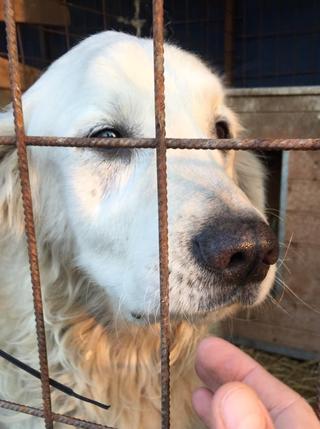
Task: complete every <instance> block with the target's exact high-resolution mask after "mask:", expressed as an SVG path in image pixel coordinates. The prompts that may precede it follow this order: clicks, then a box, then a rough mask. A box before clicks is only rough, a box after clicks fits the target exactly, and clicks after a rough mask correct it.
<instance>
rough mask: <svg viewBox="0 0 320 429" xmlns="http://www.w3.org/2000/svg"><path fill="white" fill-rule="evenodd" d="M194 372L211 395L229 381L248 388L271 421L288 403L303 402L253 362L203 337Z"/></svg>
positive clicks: (227, 345) (223, 343)
mask: <svg viewBox="0 0 320 429" xmlns="http://www.w3.org/2000/svg"><path fill="white" fill-rule="evenodd" d="M196 371H197V373H198V375H199V377H200V378H201V379H202V381H203V382H204V383H205V384H206V385H207V386H208V387H209V388H210V389H211V390H212V391H213V392H215V391H216V390H217V388H218V387H219V386H220V385H222V384H224V383H227V382H230V381H240V382H242V383H245V384H247V385H248V386H250V387H252V388H253V389H254V390H255V391H256V392H257V394H258V396H259V397H260V399H261V400H262V402H263V403H264V404H265V406H266V408H267V409H268V411H269V413H270V414H271V416H272V417H273V419H274V420H276V419H277V417H278V416H279V415H280V413H282V412H283V410H285V409H287V408H289V407H291V405H292V404H294V403H296V402H297V401H299V402H300V401H302V402H304V400H303V398H302V397H301V396H300V395H299V394H298V393H296V392H294V391H293V390H291V389H290V388H289V387H288V386H286V385H285V384H283V383H282V382H281V381H279V380H278V379H276V378H275V377H273V376H272V375H271V374H270V373H269V372H268V371H266V370H265V369H264V368H263V367H262V366H261V365H259V364H258V363H257V362H256V361H255V360H254V359H252V358H251V357H250V356H248V355H247V354H246V353H244V352H242V351H241V350H240V349H238V348H237V347H235V346H233V345H232V344H230V343H228V342H227V341H225V340H222V339H221V338H215V337H210V338H206V339H204V340H203V341H202V342H201V343H200V344H199V346H198V350H197V355H196ZM306 405H307V404H306Z"/></svg>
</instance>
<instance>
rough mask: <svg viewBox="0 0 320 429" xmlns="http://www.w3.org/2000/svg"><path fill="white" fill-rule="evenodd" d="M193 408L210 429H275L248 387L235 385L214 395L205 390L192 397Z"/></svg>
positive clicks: (195, 393)
mask: <svg viewBox="0 0 320 429" xmlns="http://www.w3.org/2000/svg"><path fill="white" fill-rule="evenodd" d="M193 406H194V408H195V410H196V412H197V413H198V415H199V417H200V418H201V419H202V420H203V422H204V423H205V424H206V426H207V427H208V428H209V429H274V425H273V423H272V421H271V418H270V416H269V414H268V412H267V410H266V408H265V407H264V405H263V404H262V402H261V401H260V399H259V398H258V396H257V395H256V393H255V392H254V390H252V389H251V388H250V387H249V386H247V385H245V384H243V383H239V382H232V383H227V384H224V385H223V386H221V387H220V388H219V389H218V390H217V391H216V393H215V394H214V395H213V394H212V393H211V392H210V391H209V390H207V389H205V388H201V389H198V390H197V391H195V392H194V394H193Z"/></svg>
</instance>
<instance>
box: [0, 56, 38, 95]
mask: <svg viewBox="0 0 320 429" xmlns="http://www.w3.org/2000/svg"><path fill="white" fill-rule="evenodd" d="M19 71H20V76H21V89H22V90H23V91H25V90H26V89H28V88H29V86H31V85H32V84H33V82H35V81H36V80H37V79H38V77H39V76H40V73H41V72H40V70H38V69H36V68H35V67H30V66H26V65H24V64H19ZM0 88H2V89H9V88H10V81H9V62H8V60H7V59H6V58H1V57H0Z"/></svg>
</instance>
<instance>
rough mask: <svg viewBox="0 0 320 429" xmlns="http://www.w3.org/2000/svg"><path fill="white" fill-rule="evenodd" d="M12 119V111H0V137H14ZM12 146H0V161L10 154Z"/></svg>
mask: <svg viewBox="0 0 320 429" xmlns="http://www.w3.org/2000/svg"><path fill="white" fill-rule="evenodd" d="M14 133H15V131H14V119H13V111H12V109H8V110H6V111H2V112H1V111H0V136H1V137H2V136H14ZM13 149H14V147H13V146H7V145H2V146H1V145H0V160H1V159H3V158H4V157H5V156H6V154H8V153H10V152H12V150H13Z"/></svg>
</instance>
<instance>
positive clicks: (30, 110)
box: [0, 32, 274, 429]
mask: <svg viewBox="0 0 320 429" xmlns="http://www.w3.org/2000/svg"><path fill="white" fill-rule="evenodd" d="M165 85H166V90H165V96H166V132H167V136H168V137H177V138H202V137H210V136H214V124H215V121H216V120H217V119H219V118H224V119H226V120H227V121H228V122H229V124H230V127H231V131H232V133H233V134H234V135H236V134H237V132H238V130H239V128H240V127H239V125H238V123H237V119H236V117H235V115H234V114H233V113H232V112H231V111H230V110H229V109H228V108H227V107H226V106H225V104H224V91H223V87H222V84H221V82H220V80H219V79H218V77H217V76H216V75H215V74H214V73H212V72H211V71H210V70H209V69H208V68H207V67H206V66H205V65H204V64H203V63H202V62H201V61H200V60H199V59H198V58H196V57H195V56H193V55H191V54H189V53H186V52H185V51H182V50H180V49H179V48H177V47H175V46H170V45H166V47H165ZM153 100H154V96H153V55H152V41H150V40H146V39H138V38H136V37H132V36H128V35H125V34H122V33H115V32H105V33H101V34H98V35H95V36H92V37H90V38H88V39H86V40H85V41H83V42H82V43H80V44H79V45H78V46H76V47H75V48H73V49H72V50H71V51H70V52H68V53H67V54H66V55H64V56H63V57H62V58H60V59H59V60H58V61H56V62H55V63H54V64H53V65H52V66H51V67H50V68H49V69H48V71H47V72H46V73H44V75H43V76H42V77H41V78H40V79H39V81H38V82H36V83H35V84H34V85H33V87H32V88H30V89H29V90H28V91H27V93H26V94H25V95H24V96H23V107H24V116H25V128H26V132H27V134H28V135H40V136H41V135H42V136H80V137H81V136H85V135H87V133H88V132H89V131H90V129H91V128H93V127H97V126H110V127H111V126H117V125H118V126H119V125H120V126H123V127H127V128H129V130H131V132H132V134H133V136H134V137H140V136H143V137H152V136H154V134H155V129H154V101H153ZM0 115H1V116H0V134H2V135H12V134H13V124H12V111H11V110H8V111H7V112H5V113H1V114H0ZM167 159H168V194H169V259H170V271H171V273H170V311H171V312H172V314H175V315H178V318H179V319H184V318H185V319H186V320H188V319H189V318H193V317H194V316H197V314H198V312H199V303H200V301H201V299H204V298H205V296H206V295H205V294H206V290H205V289H206V288H205V287H201V283H202V282H204V280H203V275H202V272H201V269H200V268H199V267H198V266H197V264H196V263H195V262H194V261H193V260H192V258H191V256H190V251H189V247H188V246H189V243H190V240H191V238H192V235H193V234H194V233H195V232H196V231H199V230H200V228H201V227H202V226H203V225H205V223H206V222H207V221H208V220H209V219H213V218H214V219H223V214H224V210H225V208H226V207H227V208H228V209H229V210H231V211H232V212H233V213H239V215H241V214H243V213H246V214H251V215H254V216H256V217H260V218H261V219H263V218H264V215H263V211H264V193H263V176H264V172H263V169H262V167H261V165H260V163H259V162H258V161H257V159H256V158H255V157H254V156H253V155H252V154H249V153H238V154H237V155H236V158H235V174H234V175H233V174H228V168H227V167H226V164H227V161H226V159H227V156H225V155H223V154H222V153H221V152H220V151H196V150H188V151H187V150H184V151H181V150H169V151H168V154H167ZM29 161H30V177H31V184H32V192H33V202H34V215H35V222H36V230H37V241H38V251H39V262H40V271H41V279H42V288H43V295H44V300H45V319H46V329H47V340H48V353H49V362H50V375H51V376H52V377H54V378H56V379H58V380H59V381H61V382H64V383H66V384H68V385H70V386H71V387H73V388H74V389H75V390H76V391H79V392H82V393H83V394H85V395H87V396H91V397H94V398H95V399H97V400H101V401H103V402H107V403H111V405H112V407H111V409H110V410H109V411H106V412H102V411H100V410H98V409H97V408H95V407H92V406H87V405H84V404H79V402H78V401H76V400H73V399H71V398H68V397H65V395H63V394H60V393H59V392H57V391H53V394H52V397H53V407H54V411H55V412H59V413H69V414H70V415H71V414H72V415H75V416H77V417H80V418H86V419H92V420H94V421H98V422H100V423H104V424H109V425H114V426H116V427H118V428H121V429H129V428H130V429H136V428H141V429H144V428H156V427H158V426H159V407H160V402H159V385H158V382H159V380H158V374H159V360H158V346H159V344H158V325H157V324H152V325H150V326H148V325H146V326H144V325H141V326H136V325H134V324H132V322H133V316H132V313H141V314H144V315H146V317H147V318H149V317H150V318H152V320H153V319H154V318H155V317H157V316H158V311H159V273H158V241H157V237H158V230H157V225H158V224H157V196H156V168H155V165H156V164H155V153H154V151H153V150H139V151H135V152H134V154H133V156H132V159H131V161H130V162H123V160H121V159H120V157H117V156H116V157H112V159H110V158H109V157H108V156H106V157H104V158H102V157H101V153H100V152H96V151H94V150H85V149H81V148H34V147H33V148H31V149H29ZM0 163H1V164H0V183H1V188H0V213H1V229H0V243H1V244H0V246H1V253H0V278H1V284H0V323H1V335H0V346H1V348H3V349H5V350H7V351H8V352H10V353H12V354H13V355H15V356H17V357H18V358H20V359H22V360H24V361H25V362H27V363H29V364H31V365H33V366H37V349H36V339H35V332H34V317H33V307H32V295H31V291H30V290H31V287H30V276H29V273H28V261H27V255H26V248H25V238H24V227H23V215H22V206H21V197H20V193H19V179H18V173H17V158H16V152H15V151H13V150H12V149H8V148H0ZM230 176H233V177H230ZM273 276H274V269H271V270H269V273H268V275H267V278H266V279H265V280H264V281H263V282H262V285H261V286H259V287H258V286H257V296H256V302H257V303H258V302H261V301H262V300H263V299H264V298H265V296H266V295H267V294H268V292H269V289H270V286H271V284H272V281H273ZM196 285H197V286H198V287H195V286H196ZM218 286H219V285H217V287H218ZM220 286H221V285H220ZM212 299H213V301H212V308H211V310H212V312H211V314H210V315H209V317H208V318H207V319H204V321H205V323H203V324H202V325H203V326H202V325H201V326H200V325H198V326H197V327H194V326H193V325H189V324H188V323H187V322H185V321H180V322H178V321H177V322H174V323H173V328H172V329H173V331H172V351H171V364H172V374H173V375H172V395H173V407H172V408H173V417H172V418H173V421H174V423H173V427H174V428H175V429H180V428H181V429H182V428H184V429H185V428H187V427H191V426H192V425H196V423H195V420H194V417H192V410H191V405H190V394H191V390H192V388H193V387H194V386H195V385H196V384H197V379H196V377H195V375H194V373H193V365H192V358H193V355H194V350H195V346H196V343H197V341H198V340H199V338H200V337H201V335H204V332H205V326H206V325H207V324H208V323H209V321H212V320H219V319H221V318H222V317H224V316H225V315H227V314H230V313H231V312H232V311H234V310H235V309H236V308H238V305H237V304H231V302H232V300H231V299H230V302H229V303H228V302H226V303H221V302H218V296H217V297H215V296H214V297H213V298H212ZM215 299H216V301H215ZM222 304H223V305H222ZM220 307H222V308H220ZM219 308H220V309H219ZM0 371H1V379H0V397H1V398H6V399H9V400H13V401H17V402H20V403H28V404H30V405H34V406H41V399H40V397H41V394H40V388H39V383H38V382H37V381H35V380H34V379H32V377H29V376H27V375H25V374H23V373H22V372H21V371H20V370H17V369H15V368H14V367H12V366H11V365H10V364H8V363H5V362H2V361H1V362H0ZM6 415H7V416H6ZM1 421H2V422H3V423H0V427H1V428H5V429H7V428H10V429H22V428H23V429H28V428H35V429H37V428H40V427H42V426H41V424H42V423H41V422H40V420H38V419H36V418H32V417H30V416H26V415H22V414H20V415H17V414H15V415H12V413H4V412H3V411H1V415H0V422H1ZM55 427H57V428H58V427H59V428H60V427H61V428H62V427H64V426H63V425H56V426H55Z"/></svg>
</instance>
